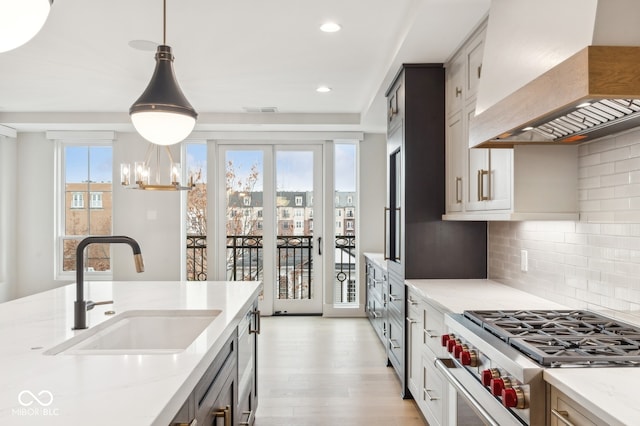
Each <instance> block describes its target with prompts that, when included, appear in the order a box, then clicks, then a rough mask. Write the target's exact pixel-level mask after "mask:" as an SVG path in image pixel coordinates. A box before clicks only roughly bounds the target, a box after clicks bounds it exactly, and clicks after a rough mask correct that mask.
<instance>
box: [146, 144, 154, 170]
mask: <svg viewBox="0 0 640 426" xmlns="http://www.w3.org/2000/svg"><path fill="white" fill-rule="evenodd" d="M153 147H154V145H153V144H151V143H150V144H149V146H148V147H147V153H146V154H144V164H146V165H147V166H151V154H153Z"/></svg>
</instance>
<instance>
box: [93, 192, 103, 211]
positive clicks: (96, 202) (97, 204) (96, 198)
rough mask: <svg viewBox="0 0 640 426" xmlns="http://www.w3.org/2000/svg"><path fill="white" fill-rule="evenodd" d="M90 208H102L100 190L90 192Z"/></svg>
mask: <svg viewBox="0 0 640 426" xmlns="http://www.w3.org/2000/svg"><path fill="white" fill-rule="evenodd" d="M91 208H92V209H101V208H102V192H92V193H91Z"/></svg>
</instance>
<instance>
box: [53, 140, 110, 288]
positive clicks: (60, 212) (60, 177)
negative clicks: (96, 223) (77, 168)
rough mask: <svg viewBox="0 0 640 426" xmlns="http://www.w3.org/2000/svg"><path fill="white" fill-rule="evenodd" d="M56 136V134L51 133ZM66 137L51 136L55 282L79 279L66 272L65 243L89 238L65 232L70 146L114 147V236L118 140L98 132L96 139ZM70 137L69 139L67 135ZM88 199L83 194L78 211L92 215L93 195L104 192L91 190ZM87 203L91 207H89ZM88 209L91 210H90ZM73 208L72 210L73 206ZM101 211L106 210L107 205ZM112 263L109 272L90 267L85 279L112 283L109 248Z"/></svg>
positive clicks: (72, 272)
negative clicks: (115, 154) (52, 149)
mask: <svg viewBox="0 0 640 426" xmlns="http://www.w3.org/2000/svg"><path fill="white" fill-rule="evenodd" d="M51 133H55V134H57V132H51ZM60 133H62V134H63V135H61V137H50V138H49V139H53V140H54V141H55V169H54V170H55V179H54V182H55V183H54V185H55V189H54V194H55V212H54V218H55V219H54V220H55V228H54V229H55V235H54V256H53V257H54V274H55V276H54V279H55V280H59V281H73V280H75V278H76V270H75V269H74V270H73V271H65V270H64V242H65V241H68V240H78V241H81V240H82V239H84V238H86V237H87V236H89V235H67V234H66V233H65V232H66V223H65V222H66V187H65V185H66V180H65V179H66V158H65V148H67V147H83V146H86V147H100V146H105V147H110V148H111V161H112V164H111V166H112V167H111V194H112V199H111V232H109V234H113V211H114V209H113V208H114V202H113V194H114V192H115V181H114V173H113V161H114V146H113V140H114V139H115V133H114V132H95V133H96V135H95V138H94V137H92V136H93V135H92V133H93V132H86V134H85V132H81V133H83V136H86V137H76V136H75V135H73V132H60ZM67 134H69V136H67ZM87 193H88V194H89V200H84V198H85V197H84V194H83V193H82V195H83V196H82V198H83V206H82V207H81V208H78V207H76V208H77V209H86V210H87V214H90V212H91V210H92V209H98V208H97V207H92V206H91V195H92V194H95V193H100V194H103V193H104V191H91V190H88V191H87ZM87 203H88V204H87ZM87 206H88V208H87ZM70 208H73V207H70ZM99 209H104V204H102V207H99ZM109 260H110V263H111V269H110V270H109V271H94V270H89V269H88V268H87V269H86V270H85V272H84V276H85V278H90V279H91V280H94V281H101V280H104V281H106V280H112V279H113V251H112V248H111V247H109Z"/></svg>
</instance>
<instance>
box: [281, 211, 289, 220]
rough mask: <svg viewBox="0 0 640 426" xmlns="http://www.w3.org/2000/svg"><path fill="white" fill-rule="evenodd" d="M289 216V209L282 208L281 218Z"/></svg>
mask: <svg viewBox="0 0 640 426" xmlns="http://www.w3.org/2000/svg"><path fill="white" fill-rule="evenodd" d="M290 216H291V213H289V210H287V209H282V218H283V219H289V217H290Z"/></svg>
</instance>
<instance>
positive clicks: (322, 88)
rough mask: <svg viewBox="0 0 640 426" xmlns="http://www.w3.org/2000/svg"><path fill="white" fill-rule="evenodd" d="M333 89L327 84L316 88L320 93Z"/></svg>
mask: <svg viewBox="0 0 640 426" xmlns="http://www.w3.org/2000/svg"><path fill="white" fill-rule="evenodd" d="M330 91H331V87H327V86H318V88H317V89H316V92H318V93H327V92H330Z"/></svg>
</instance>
